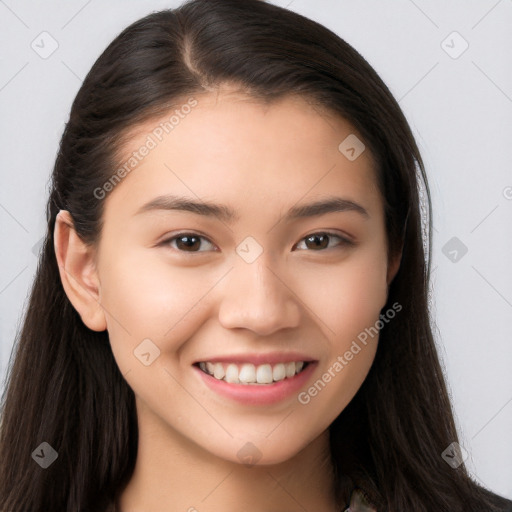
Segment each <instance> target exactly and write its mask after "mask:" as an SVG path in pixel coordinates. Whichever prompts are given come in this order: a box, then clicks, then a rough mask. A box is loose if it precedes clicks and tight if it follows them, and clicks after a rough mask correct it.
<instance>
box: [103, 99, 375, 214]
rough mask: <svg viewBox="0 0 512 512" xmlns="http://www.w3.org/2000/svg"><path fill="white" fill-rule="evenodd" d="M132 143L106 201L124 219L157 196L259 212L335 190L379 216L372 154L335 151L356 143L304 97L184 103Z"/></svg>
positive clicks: (337, 119) (147, 125)
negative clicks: (189, 198) (215, 202)
mask: <svg viewBox="0 0 512 512" xmlns="http://www.w3.org/2000/svg"><path fill="white" fill-rule="evenodd" d="M185 107H186V108H185ZM128 135H129V136H128V137H127V143H125V144H124V146H123V147H122V148H121V151H120V152H119V157H118V159H119V165H120V166H123V167H124V168H125V171H126V172H125V173H124V177H123V178H122V180H121V182H120V183H119V184H118V185H116V187H115V190H114V191H113V192H112V193H111V196H112V197H109V198H108V203H113V204H116V203H118V204H117V206H118V207H123V208H125V209H126V213H129V212H128V210H131V213H134V212H135V210H136V209H137V207H139V206H140V205H141V204H142V203H144V202H147V201H148V200H151V199H152V198H154V197H156V196H158V195H161V194H163V193H169V194H170V193H175V194H181V195H189V196H195V198H196V199H198V198H205V199H206V198H208V199H211V198H215V199H219V200H222V201H223V202H228V203H231V204H233V205H234V206H235V207H236V205H239V206H242V205H243V206H247V207H249V206H251V204H252V205H253V206H256V207H258V208H260V209H261V208H262V206H263V205H265V207H266V208H272V205H273V204H276V205H277V206H278V207H279V205H282V204H283V203H290V205H291V204H293V203H295V202H297V201H298V200H299V199H300V198H301V197H309V196H311V197H312V196H319V195H324V194H326V193H329V194H332V193H333V192H339V193H343V194H344V195H345V196H347V197H350V196H352V198H355V197H358V198H359V199H362V198H363V197H365V196H366V197H367V206H368V209H372V208H379V205H378V204H377V203H378V202H379V197H378V195H379V193H378V191H377V187H376V180H375V172H374V164H373V159H372V156H371V155H370V153H369V151H368V150H364V151H363V152H362V153H361V154H360V156H358V157H357V158H356V159H355V160H352V161H351V160H350V159H348V158H347V157H346V155H345V154H344V153H343V152H342V151H341V150H340V144H342V143H343V141H345V140H347V138H349V139H348V140H351V139H350V138H351V137H357V138H358V139H359V140H360V139H361V137H360V135H359V134H357V133H356V131H355V129H354V128H353V126H352V125H351V124H350V123H349V122H348V121H346V120H345V119H343V118H342V117H341V116H337V115H334V114H333V113H329V112H327V111H326V110H325V109H321V108H319V107H318V106H316V105H314V104H312V103H310V102H309V101H308V100H307V99H305V98H301V97H298V96H288V97H285V98H281V99H279V100H277V101H275V102H273V103H270V104H265V103H263V102H262V101H260V100H258V99H255V98H252V97H250V96H248V95H246V94H243V93H240V92H238V91H231V90H221V91H216V92H212V93H206V94H200V95H194V96H191V97H184V98H183V99H182V103H180V102H177V103H176V104H175V106H174V107H173V108H172V109H170V110H169V112H168V113H166V114H165V115H163V116H161V117H159V118H156V119H152V120H150V121H147V122H144V123H142V124H140V125H137V126H135V127H133V128H132V129H131V131H130V133H129V134H128ZM144 148H146V149H144ZM136 153H138V154H137V155H136V156H134V155H135V154H136ZM142 153H144V155H143V156H141V154H142ZM129 161H131V164H129V165H126V164H127V162H129ZM132 164H133V167H132ZM121 200H122V204H121V203H120V202H121ZM253 203H254V204H253ZM255 203H257V204H255ZM370 203H371V204H370ZM237 210H238V208H237ZM253 211H254V208H253Z"/></svg>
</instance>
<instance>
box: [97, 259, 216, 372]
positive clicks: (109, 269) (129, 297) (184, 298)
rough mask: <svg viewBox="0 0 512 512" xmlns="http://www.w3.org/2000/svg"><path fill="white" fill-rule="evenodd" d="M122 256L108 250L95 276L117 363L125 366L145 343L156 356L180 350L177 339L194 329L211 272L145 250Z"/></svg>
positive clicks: (211, 283)
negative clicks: (152, 345) (147, 341)
mask: <svg viewBox="0 0 512 512" xmlns="http://www.w3.org/2000/svg"><path fill="white" fill-rule="evenodd" d="M156 252H158V250H155V253H156ZM121 253H122V251H120V252H117V255H116V253H115V252H112V253H111V254H112V258H111V261H109V262H105V264H104V267H103V272H100V281H101V288H102V294H101V303H102V305H103V306H104V308H105V310H106V315H107V326H108V327H107V329H108V332H109V337H110V341H111V345H112V350H113V352H114V355H115V357H116V360H117V361H118V364H119V365H120V366H123V367H130V365H132V364H133V350H134V349H135V348H136V347H137V346H138V345H139V344H140V343H141V342H142V341H143V340H144V339H150V340H151V341H152V342H153V343H155V345H157V347H158V348H159V349H160V351H161V352H164V351H175V350H178V349H179V346H180V343H181V341H179V340H185V339H187V338H188V337H189V336H191V335H192V334H193V332H194V331H195V330H196V329H197V328H198V323H200V321H201V320H200V319H199V318H198V314H199V315H200V314H201V311H202V304H201V299H202V298H203V297H204V296H205V295H206V294H207V293H208V291H209V290H210V289H211V288H212V286H213V285H214V284H215V282H216V279H215V276H213V275H212V273H211V272H210V273H208V272H206V271H204V270H201V269H200V268H198V267H196V268H185V267H178V266H176V265H173V264H172V263H171V262H169V261H167V260H166V259H165V258H164V257H162V255H161V254H160V255H156V254H155V255H152V254H150V253H148V250H147V249H146V250H145V251H143V250H141V251H137V250H132V251H131V253H130V254H129V255H127V254H128V252H125V253H124V254H123V255H121ZM114 262H115V264H114ZM217 280H218V278H217Z"/></svg>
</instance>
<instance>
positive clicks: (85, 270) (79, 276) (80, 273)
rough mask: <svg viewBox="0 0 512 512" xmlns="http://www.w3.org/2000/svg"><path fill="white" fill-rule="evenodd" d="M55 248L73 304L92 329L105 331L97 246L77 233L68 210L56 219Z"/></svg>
mask: <svg viewBox="0 0 512 512" xmlns="http://www.w3.org/2000/svg"><path fill="white" fill-rule="evenodd" d="M54 248H55V256H56V258H57V264H58V266H59V273H60V279H61V281H62V286H63V287H64V291H65V292H66V295H67V296H68V299H69V300H70V302H71V304H73V307H74V308H75V309H76V310H77V312H78V314H79V315H80V317H81V319H82V321H83V322H84V324H85V325H86V326H87V327H89V329H92V330H93V331H104V330H105V329H106V328H107V323H106V318H105V312H104V310H103V307H102V306H101V304H100V283H99V278H98V274H97V271H96V267H95V264H94V249H93V248H92V247H90V246H88V245H86V244H85V243H84V242H83V241H82V239H81V238H80V237H79V236H78V234H77V233H76V231H75V229H74V224H73V219H72V217H71V215H70V213H69V212H68V211H66V210H61V211H60V212H59V213H58V214H57V217H56V219H55V230H54Z"/></svg>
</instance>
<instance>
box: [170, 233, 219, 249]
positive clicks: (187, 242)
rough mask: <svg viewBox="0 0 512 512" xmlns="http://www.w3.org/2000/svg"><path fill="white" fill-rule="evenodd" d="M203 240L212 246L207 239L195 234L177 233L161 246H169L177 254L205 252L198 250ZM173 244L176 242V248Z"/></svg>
mask: <svg viewBox="0 0 512 512" xmlns="http://www.w3.org/2000/svg"><path fill="white" fill-rule="evenodd" d="M203 240H205V241H206V242H207V243H209V244H210V245H211V246H213V244H212V243H211V242H210V241H209V240H208V239H207V238H205V237H204V236H201V235H198V234H197V233H179V234H178V235H176V236H173V237H172V238H169V239H167V240H164V241H163V242H162V245H170V246H171V247H172V248H173V249H176V250H177V251H179V252H205V251H204V250H198V249H199V248H200V247H201V242H202V241H203ZM173 242H176V246H174V245H173Z"/></svg>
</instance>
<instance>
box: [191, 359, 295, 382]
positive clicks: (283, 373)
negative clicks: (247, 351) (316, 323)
mask: <svg viewBox="0 0 512 512" xmlns="http://www.w3.org/2000/svg"><path fill="white" fill-rule="evenodd" d="M199 367H200V368H201V370H203V371H204V372H206V373H208V374H209V375H212V376H213V377H215V378H216V379H218V380H224V381H226V382H229V383H231V384H271V383H272V382H279V381H281V380H284V379H285V378H290V377H293V376H294V375H296V374H297V373H299V372H300V371H302V369H303V368H304V362H303V361H297V362H294V361H291V362H289V363H277V364H275V365H270V364H260V365H259V366H255V365H254V364H251V363H244V364H242V365H240V366H239V365H237V364H234V363H229V364H228V363H211V362H208V361H203V362H201V363H199Z"/></svg>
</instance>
